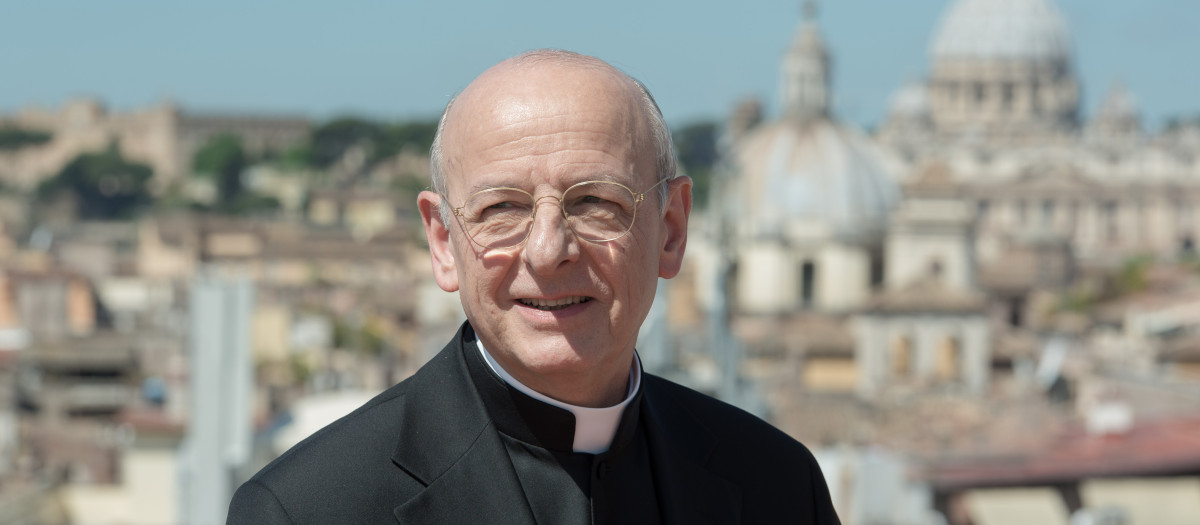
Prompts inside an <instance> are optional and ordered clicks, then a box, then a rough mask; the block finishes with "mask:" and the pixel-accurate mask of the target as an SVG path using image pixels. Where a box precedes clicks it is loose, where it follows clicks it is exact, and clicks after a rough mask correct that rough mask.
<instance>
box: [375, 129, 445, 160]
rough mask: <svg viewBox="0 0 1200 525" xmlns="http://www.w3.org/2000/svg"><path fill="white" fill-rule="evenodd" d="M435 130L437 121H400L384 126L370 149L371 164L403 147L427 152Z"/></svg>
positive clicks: (390, 155) (397, 151)
mask: <svg viewBox="0 0 1200 525" xmlns="http://www.w3.org/2000/svg"><path fill="white" fill-rule="evenodd" d="M435 132H437V121H436V120H429V121H414V122H401V123H398V124H391V125H388V126H385V127H384V128H383V130H382V133H381V134H380V135H379V137H378V138H377V139H376V142H375V145H374V148H373V149H372V151H371V162H370V163H371V164H374V163H376V162H379V161H381V160H383V159H386V158H388V157H392V156H394V155H396V154H398V153H400V152H401V151H403V150H404V149H405V148H410V149H412V150H414V151H421V152H425V153H428V152H429V147H430V146H432V145H433V135H434V133H435Z"/></svg>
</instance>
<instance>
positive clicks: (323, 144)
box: [309, 117, 384, 168]
mask: <svg viewBox="0 0 1200 525" xmlns="http://www.w3.org/2000/svg"><path fill="white" fill-rule="evenodd" d="M383 135H384V131H383V129H382V128H381V127H380V126H379V124H377V123H375V122H372V121H370V120H366V119H361V118H357V117H343V118H339V119H336V120H332V121H330V122H327V123H325V124H322V125H321V126H318V127H317V128H316V129H314V130H313V134H312V140H311V142H310V144H309V155H310V157H309V161H310V162H311V163H312V165H313V166H316V167H318V168H328V167H329V166H332V165H333V163H335V162H337V161H338V159H340V158H342V155H345V154H346V150H348V149H350V148H352V147H354V146H356V145H358V144H366V145H368V146H374V145H375V144H377V143H378V142H379V141H380V139H381V137H382V136H383Z"/></svg>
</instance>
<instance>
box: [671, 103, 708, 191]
mask: <svg viewBox="0 0 1200 525" xmlns="http://www.w3.org/2000/svg"><path fill="white" fill-rule="evenodd" d="M718 133H719V129H718V127H717V124H716V123H715V122H711V121H703V122H694V123H691V124H688V125H686V126H683V127H681V128H679V129H678V130H676V131H675V132H674V133H672V140H674V141H675V153H676V155H678V156H679V163H680V164H682V165H683V168H684V169H685V170H687V173H688V175H690V176H691V177H692V181H693V185H692V195H693V197H694V198H693V201H694V202H695V203H696V205H697V206H699V207H704V206H706V205H707V204H708V189H709V187H710V186H711V180H712V172H713V168H714V167H715V166H716V164H717V156H718V155H717V136H718Z"/></svg>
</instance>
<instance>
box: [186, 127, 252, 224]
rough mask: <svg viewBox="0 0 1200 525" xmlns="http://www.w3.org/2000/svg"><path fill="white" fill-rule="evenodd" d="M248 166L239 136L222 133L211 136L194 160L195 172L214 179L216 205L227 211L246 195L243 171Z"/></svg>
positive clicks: (193, 167)
mask: <svg viewBox="0 0 1200 525" xmlns="http://www.w3.org/2000/svg"><path fill="white" fill-rule="evenodd" d="M247 165H248V159H247V158H246V151H245V150H244V149H242V141H241V139H239V138H238V137H236V136H233V135H228V134H222V135H217V136H215V137H212V138H211V139H209V140H208V142H207V143H205V144H204V146H202V147H201V148H200V149H199V150H197V151H196V156H195V157H194V158H193V160H192V169H194V170H195V171H196V173H199V174H201V175H205V176H208V177H212V178H213V181H214V182H215V183H216V186H217V206H218V207H221V208H228V207H230V206H232V205H233V203H234V202H236V201H237V200H238V199H239V198H240V197H241V196H242V193H243V187H242V172H243V171H245V169H246V166H247Z"/></svg>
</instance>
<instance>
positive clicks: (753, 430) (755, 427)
mask: <svg viewBox="0 0 1200 525" xmlns="http://www.w3.org/2000/svg"><path fill="white" fill-rule="evenodd" d="M647 376H648V377H647V381H646V386H647V392H648V393H652V394H651V395H656V396H663V397H666V398H668V399H669V400H670V401H671V402H673V403H675V404H676V405H677V407H678V408H679V409H682V410H685V411H686V412H687V413H688V415H690V416H691V417H692V418H694V419H695V420H696V421H697V422H698V423H700V424H701V425H702V426H703V427H704V428H705V429H707V430H708V431H709V432H711V433H712V434H713V436H714V437H716V438H717V439H718V440H720V441H723V442H727V443H734V444H737V445H739V446H740V445H747V446H752V445H758V446H760V447H767V448H766V449H765V450H768V451H770V452H771V453H772V454H779V453H788V452H790V453H794V454H799V455H801V456H804V457H812V454H811V453H810V452H809V451H808V449H807V447H805V446H804V445H803V444H801V443H800V442H799V441H796V439H795V438H793V437H791V436H789V435H787V434H786V433H784V432H783V431H782V430H779V429H778V428H775V427H774V426H773V425H771V424H770V423H768V422H766V421H764V420H762V418H759V417H758V416H755V415H754V414H751V413H749V412H747V411H745V410H742V409H741V408H738V407H736V406H733V405H731V404H729V403H726V402H724V401H721V400H719V399H716V398H714V397H711V396H708V395H706V394H703V393H700V392H697V391H695V390H692V389H691V388H688V387H686V386H683V385H680V384H678V383H674V382H672V381H669V380H666V379H663V378H661V377H658V376H654V375H649V374H647ZM751 450H753V449H751Z"/></svg>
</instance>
